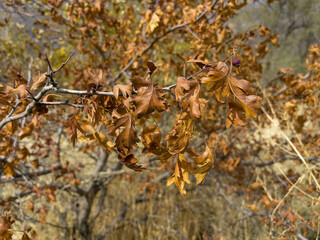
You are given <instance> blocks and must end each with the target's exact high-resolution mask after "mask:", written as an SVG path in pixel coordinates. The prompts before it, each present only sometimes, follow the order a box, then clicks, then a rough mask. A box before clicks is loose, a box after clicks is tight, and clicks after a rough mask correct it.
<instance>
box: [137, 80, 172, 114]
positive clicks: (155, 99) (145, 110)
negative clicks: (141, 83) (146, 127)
mask: <svg viewBox="0 0 320 240" xmlns="http://www.w3.org/2000/svg"><path fill="white" fill-rule="evenodd" d="M163 94H164V93H163V92H162V90H161V89H157V88H155V87H154V86H151V87H149V88H147V87H142V88H139V90H138V92H137V95H136V96H135V97H134V98H133V101H134V102H135V103H136V105H137V109H136V111H135V116H137V117H138V118H141V117H142V116H143V115H145V114H149V113H152V112H154V111H158V112H162V111H164V110H166V106H165V99H164V98H163Z"/></svg>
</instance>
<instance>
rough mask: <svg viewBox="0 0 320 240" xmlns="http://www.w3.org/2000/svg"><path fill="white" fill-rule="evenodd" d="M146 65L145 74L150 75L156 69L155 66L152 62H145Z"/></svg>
mask: <svg viewBox="0 0 320 240" xmlns="http://www.w3.org/2000/svg"><path fill="white" fill-rule="evenodd" d="M147 66H148V71H147V74H149V75H150V76H151V75H152V73H153V72H154V71H155V70H156V69H157V66H156V65H155V64H154V63H153V62H147Z"/></svg>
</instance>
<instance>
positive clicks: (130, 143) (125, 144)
mask: <svg viewBox="0 0 320 240" xmlns="http://www.w3.org/2000/svg"><path fill="white" fill-rule="evenodd" d="M134 125H135V124H134V120H133V119H132V118H131V116H130V114H125V115H123V116H121V117H120V118H118V119H117V120H115V121H114V123H113V124H112V125H111V126H110V127H109V129H108V133H109V134H110V135H111V136H115V135H116V131H117V130H118V129H119V130H120V129H123V130H122V131H121V133H120V134H118V136H117V138H116V141H115V143H116V147H117V150H118V153H119V157H120V158H121V159H124V158H126V157H127V156H128V155H130V154H131V151H132V149H133V147H134V146H137V142H139V141H140V140H139V138H138V137H137V134H136V131H135V129H134Z"/></svg>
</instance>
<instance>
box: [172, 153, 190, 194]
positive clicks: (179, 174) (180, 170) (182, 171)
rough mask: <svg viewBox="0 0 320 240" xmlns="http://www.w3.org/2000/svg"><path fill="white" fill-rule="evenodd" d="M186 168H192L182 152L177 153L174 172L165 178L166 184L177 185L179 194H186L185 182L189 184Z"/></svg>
mask: <svg viewBox="0 0 320 240" xmlns="http://www.w3.org/2000/svg"><path fill="white" fill-rule="evenodd" d="M187 168H189V171H190V170H191V169H192V167H191V166H190V165H189V163H188V162H187V160H186V159H185V157H184V156H183V155H182V154H178V160H177V163H176V167H175V171H174V174H173V175H172V176H171V177H169V178H168V179H167V186H170V185H171V184H172V183H174V184H175V185H176V186H177V187H178V189H179V191H180V193H181V195H185V194H186V188H185V183H188V184H190V180H189V173H188V171H187V170H186V169H187Z"/></svg>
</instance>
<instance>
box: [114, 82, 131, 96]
mask: <svg viewBox="0 0 320 240" xmlns="http://www.w3.org/2000/svg"><path fill="white" fill-rule="evenodd" d="M119 92H121V94H122V96H123V97H124V98H128V97H131V93H132V86H131V85H129V84H119V85H116V86H114V87H113V94H114V97H115V98H116V99H118V98H119Z"/></svg>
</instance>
